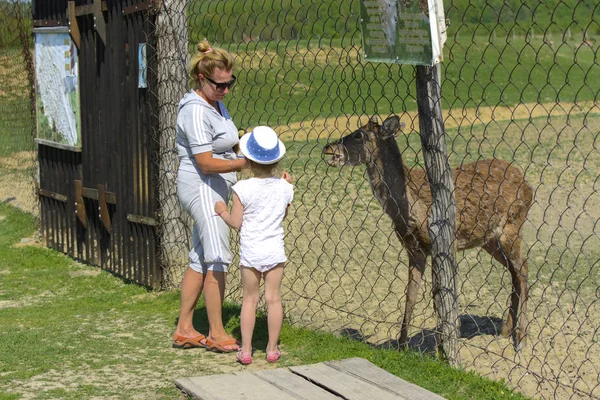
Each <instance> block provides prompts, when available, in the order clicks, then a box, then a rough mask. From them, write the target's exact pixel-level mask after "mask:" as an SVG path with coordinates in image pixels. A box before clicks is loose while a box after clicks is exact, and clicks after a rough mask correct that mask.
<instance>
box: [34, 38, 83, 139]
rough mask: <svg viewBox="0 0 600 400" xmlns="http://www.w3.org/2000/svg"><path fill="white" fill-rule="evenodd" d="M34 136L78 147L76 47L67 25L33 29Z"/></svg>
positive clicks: (79, 131) (78, 114)
mask: <svg viewBox="0 0 600 400" xmlns="http://www.w3.org/2000/svg"><path fill="white" fill-rule="evenodd" d="M34 34H35V76H36V93H37V99H36V103H37V105H36V115H37V136H38V138H40V139H45V140H50V141H53V142H57V143H60V144H67V145H71V146H81V128H80V110H79V72H78V69H79V66H78V59H77V47H76V46H75V45H74V43H73V41H72V40H71V37H70V35H69V32H68V30H67V29H66V28H63V27H58V28H35V29H34Z"/></svg>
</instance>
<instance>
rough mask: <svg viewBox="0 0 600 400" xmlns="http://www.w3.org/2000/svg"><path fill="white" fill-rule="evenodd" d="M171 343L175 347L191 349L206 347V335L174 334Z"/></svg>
mask: <svg viewBox="0 0 600 400" xmlns="http://www.w3.org/2000/svg"><path fill="white" fill-rule="evenodd" d="M171 345H172V346H173V347H174V348H176V349H193V348H196V347H206V336H204V335H203V334H200V335H198V336H196V337H193V338H191V337H185V336H181V335H177V334H174V335H173V340H172V341H171Z"/></svg>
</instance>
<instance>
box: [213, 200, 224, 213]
mask: <svg viewBox="0 0 600 400" xmlns="http://www.w3.org/2000/svg"><path fill="white" fill-rule="evenodd" d="M225 211H227V204H225V203H223V202H222V201H217V202H216V203H215V212H216V213H217V215H220V214H222V213H224V212H225Z"/></svg>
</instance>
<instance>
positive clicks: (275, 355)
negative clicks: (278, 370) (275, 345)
mask: <svg viewBox="0 0 600 400" xmlns="http://www.w3.org/2000/svg"><path fill="white" fill-rule="evenodd" d="M279 357H281V352H280V351H279V349H277V350H275V351H267V362H270V363H274V362H277V361H279Z"/></svg>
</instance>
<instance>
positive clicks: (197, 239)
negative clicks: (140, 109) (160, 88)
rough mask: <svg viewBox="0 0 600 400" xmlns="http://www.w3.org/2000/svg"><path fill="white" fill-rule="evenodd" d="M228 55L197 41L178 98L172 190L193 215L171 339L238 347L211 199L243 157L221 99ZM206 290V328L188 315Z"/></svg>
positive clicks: (222, 235) (219, 223) (224, 238)
mask: <svg viewBox="0 0 600 400" xmlns="http://www.w3.org/2000/svg"><path fill="white" fill-rule="evenodd" d="M232 71H233V57H232V56H231V55H230V54H229V53H228V52H227V51H225V50H222V49H218V48H212V47H211V46H210V43H208V42H207V41H202V42H200V43H199V44H198V45H197V51H196V53H195V54H194V55H193V56H192V59H191V60H190V63H189V65H188V72H189V78H190V86H191V87H192V90H190V91H189V92H188V93H186V94H185V96H184V97H183V99H182V100H181V101H180V103H179V110H178V115H177V149H178V152H179V170H178V173H177V195H178V198H179V201H180V203H181V206H182V207H183V209H185V210H186V212H188V213H189V214H190V215H191V216H192V218H193V220H194V229H193V248H192V250H191V251H190V266H189V268H188V269H187V271H186V273H185V275H184V277H183V281H182V283H181V300H180V311H179V320H178V322H177V329H176V330H175V333H174V334H173V342H172V343H173V347H177V348H192V347H206V348H207V349H208V350H211V351H217V352H235V351H238V344H237V342H236V340H235V339H233V338H232V337H231V336H229V335H228V334H227V332H225V329H224V327H223V320H222V315H221V309H222V305H223V297H224V294H225V282H226V277H227V267H228V266H229V264H230V263H231V260H232V255H231V251H230V249H229V228H228V226H227V224H226V223H225V222H224V221H223V220H222V219H221V218H219V217H218V216H216V215H215V213H214V211H213V209H214V204H215V203H216V202H218V201H222V202H224V203H226V204H227V201H228V199H229V195H230V193H231V186H232V185H233V184H234V183H235V182H236V181H237V177H236V171H240V170H241V169H242V168H243V167H244V166H245V165H246V160H245V159H239V158H237V156H236V153H235V152H234V150H233V147H234V146H236V145H237V144H238V142H239V138H238V130H237V128H236V126H235V125H234V123H233V121H232V120H231V117H230V116H229V112H228V111H227V109H226V108H225V105H224V104H223V102H222V100H223V98H224V97H225V96H226V95H227V94H228V93H229V89H231V87H232V86H233V84H234V83H235V76H234V75H233V73H232ZM203 290H204V299H205V303H206V311H207V314H208V324H209V331H208V336H204V335H203V334H201V333H200V332H198V331H197V330H196V329H195V328H194V326H193V323H192V318H193V315H194V309H195V308H196V303H197V302H198V299H199V298H200V294H201V293H202V291H203Z"/></svg>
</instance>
